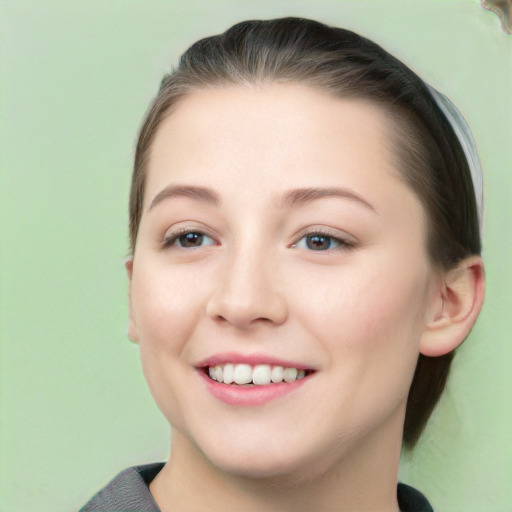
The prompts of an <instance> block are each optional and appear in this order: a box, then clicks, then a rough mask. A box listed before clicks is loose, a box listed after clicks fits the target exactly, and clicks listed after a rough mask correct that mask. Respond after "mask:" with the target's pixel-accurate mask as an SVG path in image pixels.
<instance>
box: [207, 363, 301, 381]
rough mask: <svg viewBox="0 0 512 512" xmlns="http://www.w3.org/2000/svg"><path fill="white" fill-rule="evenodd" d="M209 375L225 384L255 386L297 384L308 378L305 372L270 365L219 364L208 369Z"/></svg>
mask: <svg viewBox="0 0 512 512" xmlns="http://www.w3.org/2000/svg"><path fill="white" fill-rule="evenodd" d="M208 374H209V375H210V378H211V379H212V380H215V381H217V382H223V383H224V384H233V383H235V384H238V385H244V384H254V385H256V386H267V385H269V384H270V383H271V382H273V383H276V384H277V383H279V382H283V381H284V382H287V383H291V382H295V381H296V380H299V379H303V378H304V377H305V376H306V372H305V370H297V368H284V367H283V366H271V365H269V364H258V365H256V366H254V367H253V366H251V365H249V364H233V363H227V364H224V365H222V364H218V365H215V366H210V367H209V368H208Z"/></svg>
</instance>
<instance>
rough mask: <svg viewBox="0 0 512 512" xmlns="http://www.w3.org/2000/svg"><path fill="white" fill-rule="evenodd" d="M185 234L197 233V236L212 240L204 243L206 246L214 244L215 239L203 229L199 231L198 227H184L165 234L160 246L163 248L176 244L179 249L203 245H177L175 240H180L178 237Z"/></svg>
mask: <svg viewBox="0 0 512 512" xmlns="http://www.w3.org/2000/svg"><path fill="white" fill-rule="evenodd" d="M187 235H198V236H199V237H203V239H204V238H209V239H210V240H211V241H212V243H208V244H206V245H207V246H209V245H215V244H216V242H215V240H214V239H213V238H212V237H211V236H210V235H208V234H207V233H205V232H204V231H201V230H199V229H188V228H185V229H181V230H179V231H177V232H176V233H171V234H169V235H167V236H165V237H164V239H163V241H162V248H163V249H168V248H171V247H173V246H176V247H178V248H180V249H197V248H199V247H203V245H198V246H196V247H194V246H192V247H184V246H182V245H178V243H177V242H178V241H179V240H180V238H182V237H185V236H187Z"/></svg>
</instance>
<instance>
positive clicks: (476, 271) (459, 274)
mask: <svg viewBox="0 0 512 512" xmlns="http://www.w3.org/2000/svg"><path fill="white" fill-rule="evenodd" d="M484 292H485V273H484V264H483V261H482V258H480V256H471V257H469V258H466V259H465V260H462V261H461V262H459V263H458V264H457V266H456V267H455V268H453V269H451V270H448V271H446V272H445V273H444V274H443V275H442V276H441V282H440V285H439V286H438V288H437V290H436V292H435V293H436V296H435V298H434V303H435V307H434V311H433V313H431V317H430V318H428V319H427V324H426V328H425V331H424V332H423V335H422V337H421V340H420V346H419V348H420V352H421V353H422V354H423V355H425V356H429V357H438V356H442V355H444V354H447V353H448V352H451V351H452V350H455V349H456V348H457V347H458V346H459V345H460V344H461V343H462V342H463V341H464V340H465V339H466V337H467V335H468V334H469V332H470V331H471V329H472V327H473V325H474V324H475V322H476V319H477V317H478V314H479V313H480V310H481V308H482V303H483V300H484Z"/></svg>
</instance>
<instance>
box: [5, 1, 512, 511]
mask: <svg viewBox="0 0 512 512" xmlns="http://www.w3.org/2000/svg"><path fill="white" fill-rule="evenodd" d="M0 8H1V10H0V30H1V39H0V43H1V46H0V48H1V61H0V64H1V68H0V80H1V82H0V84H1V96H0V119H1V121H0V122H1V124H0V129H1V133H0V144H1V151H0V158H1V160H0V166H1V167H0V169H1V175H0V180H1V181H0V194H1V195H0V208H1V210H0V220H1V233H0V235H1V238H0V241H1V246H0V247H1V248H0V250H1V252H0V257H1V264H0V286H1V295H0V300H1V303H0V306H1V307H0V315H1V316H0V335H1V363H0V364H1V394H0V398H1V414H0V428H1V445H0V448H1V451H0V456H1V474H0V510H1V512H56V511H73V510H77V509H78V507H79V506H80V505H82V504H83V503H84V502H85V501H86V500H87V499H88V498H89V497H90V495H91V494H92V493H93V492H95V491H96V490H97V489H99V487H100V486H102V485H104V484H105V483H106V482H107V481H108V480H109V479H110V478H111V477H113V476H114V475H115V474H116V473H117V472H118V471H120V470H121V469H123V468H125V467H127V466H129V465H133V464H140V463H144V462H149V461H157V460H164V459H165V458H166V455H167V453H168V450H169V435H168V427H167V424H166V422H165V420H164V419H163V417H162V416H161V415H160V413H159V411H158V410H157V409H156V406H155V405H154V404H153V401H152V399H151V397H150V395H149V392H148V391H147V389H146V385H145V382H144V380H143V377H142V374H141V370H140V368H139V362H138V350H137V347H136V346H134V345H132V344H130V343H129V342H128V340H127V337H126V325H127V309H126V294H127V285H126V279H125V274H124V268H123V260H124V257H125V254H126V252H127V237H126V233H127V229H126V217H127V216H126V203H127V195H128V184H129V176H130V166H131V158H132V152H133V149H132V148H133V143H134V140H135V135H136V132H137V129H138V126H139V123H140V120H141V118H142V115H143V114H144V112H145V109H146V107H147V104H148V102H149V100H150V98H151V97H152V95H153V94H154V93H155V91H156V88H157V85H158V83H159V80H160V78H161V76H162V74H163V73H164V71H166V70H167V69H168V68H169V66H170V64H171V63H172V62H174V61H175V59H176V58H177V57H178V55H179V54H180V53H181V51H183V50H184V49H185V48H186V46H188V44H190V43H191V42H193V41H195V40H196V39H198V38H199V37H202V36H204V35H208V34H211V33H216V32H219V31H221V30H223V29H225V28H227V27H228V26H229V25H231V24H232V23H234V22H236V21H240V20H242V19H246V18H267V17H277V16H283V15H302V16H307V17H314V18H317V19H319V20H321V21H325V22H329V23H332V24H336V25H340V26H344V27H346V28H351V29H353V30H356V31H360V32H361V33H363V34H365V35H368V36H369V37H370V38H372V39H374V40H376V41H377V42H379V43H380V44H382V45H383V46H384V47H386V48H387V49H389V50H390V51H391V52H392V53H395V54H396V55H397V56H399V57H401V58H402V59H403V60H405V62H407V63H408V64H409V65H411V66H412V67H413V68H414V69H416V70H417V71H418V72H419V73H420V74H421V75H422V76H423V77H424V78H426V79H427V80H428V81H430V82H431V83H432V84H433V85H435V86H436V87H437V88H439V89H440V90H442V91H443V92H445V93H447V94H448V95H449V96H450V97H451V98H452V99H453V100H454V101H455V102H456V103H457V104H458V106H459V107H460V109H461V110H462V111H463V112H464V114H465V116H466V117H467V119H468V121H469V124H470V125H471V126H472V128H473V130H474V133H475V138H476V141H477V144H478V146H479V149H480V154H481V159H482V162H483V167H484V170H485V183H486V213H485V230H484V245H485V253H484V254H485V258H486V262H487V276H488V293H487V302H486V305H485V308H484V311H483V313H482V316H481V318H480V320H479V322H478V324H477V327H476V329H475V330H474V332H473V334H472V336H471V337H470V339H469V340H468V342H467V343H466V344H465V346H464V347H463V349H462V350H461V351H460V353H459V354H458V356H457V358H456V360H455V363H454V367H453V374H452V376H451V379H450V381H449V385H448V390H447V393H446V394H445V396H444V398H443V400H442V402H441V405H440V406H439V408H438V409H437V410H436V413H435V415H434V418H433V420H432V421H431V423H430V424H429V426H428V428H427V430H426V432H425V435H424V437H423V439H422V441H421V442H420V445H419V446H418V448H417V450H416V452H415V453H414V454H413V455H412V456H411V455H409V456H406V457H404V459H403V465H402V469H401V477H402V479H403V480H404V481H406V482H408V483H410V484H412V485H416V486H418V487H419V488H420V489H421V490H422V491H423V492H425V494H427V496H428V497H429V498H430V499H431V501H432V503H433V505H434V507H435V508H436V510H437V511H438V512H457V511H460V512H462V511H464V512H471V511H474V512H477V511H478V512H484V511H489V512H501V511H503V512H505V511H510V510H511V507H512V491H511V483H510V482H511V481H512V479H511V477H512V439H511V438H512V414H511V401H512V399H511V392H512V371H511V362H512V343H511V341H510V340H511V331H512V329H511V327H512V325H511V317H512V313H511V306H512V286H511V285H512V282H511V281H512V280H511V276H512V271H511V269H510V265H511V262H512V221H511V219H512V206H511V205H512V201H511V197H512V173H511V172H510V171H511V162H512V158H511V157H512V154H511V153H512V151H511V141H512V130H511V119H512V100H511V94H510V93H511V90H512V74H511V69H512V66H511V64H512V43H511V38H510V37H507V36H505V35H504V34H503V33H502V32H501V29H500V24H499V21H498V19H497V18H496V16H495V15H494V14H492V13H489V12H488V11H485V10H484V9H482V8H481V7H480V6H479V3H478V2H477V1H476V0H475V1H473V0H465V1H456V0H454V1H450V0H443V1H435V0H410V1H405V0H404V1H396V0H395V1H387V0H374V1H365V0H356V1H348V0H347V1H345V0H338V1H298V0H293V1H292V0H289V1H285V0H283V1H278V0H273V1H256V0H247V1H240V0H237V1H218V0H203V1H199V0H188V1H84V2H77V1H65V2H64V1H38V2H35V1H34V2H22V1H4V0H2V1H1V3H0ZM219 428H221V427H219ZM319 512H320V511H319Z"/></svg>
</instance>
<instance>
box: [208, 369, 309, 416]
mask: <svg viewBox="0 0 512 512" xmlns="http://www.w3.org/2000/svg"><path fill="white" fill-rule="evenodd" d="M198 374H199V376H200V377H201V379H202V380H203V382H204V383H205V384H206V387H207V389H208V391H209V392H210V393H211V394H212V395H213V396H214V397H215V398H217V399H218V400H220V401H222V402H224V403H225V404H227V405H232V406H243V407H254V406H258V405H263V404H266V403H267V402H270V401H272V400H276V399H278V398H280V397H283V396H285V395H288V394H289V393H292V392H293V391H295V390H297V389H298V388H300V387H301V386H303V385H304V384H305V383H306V382H308V381H309V379H310V378H311V376H312V375H309V376H306V377H304V378H303V379H299V380H296V381H294V382H290V383H286V382H279V383H277V384H269V385H268V386H255V385H246V386H237V385H235V384H224V383H222V382H217V381H215V380H212V379H210V378H209V377H208V376H207V375H206V373H205V372H204V371H203V370H202V369H198Z"/></svg>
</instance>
